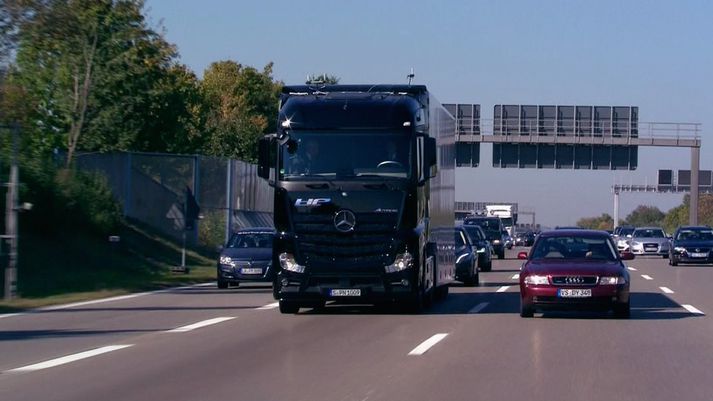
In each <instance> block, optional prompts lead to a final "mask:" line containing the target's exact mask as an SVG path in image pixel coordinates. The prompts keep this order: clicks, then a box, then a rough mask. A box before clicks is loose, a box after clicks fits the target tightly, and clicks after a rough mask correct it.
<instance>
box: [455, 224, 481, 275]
mask: <svg viewBox="0 0 713 401" xmlns="http://www.w3.org/2000/svg"><path fill="white" fill-rule="evenodd" d="M455 247H456V255H455V256H456V280H458V281H462V282H463V284H465V285H467V286H476V285H478V284H479V283H480V275H479V274H478V256H477V255H478V253H477V252H476V250H475V247H474V246H473V243H472V242H471V241H470V237H469V236H468V234H467V233H466V231H465V229H463V227H456V231H455Z"/></svg>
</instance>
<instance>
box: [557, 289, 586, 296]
mask: <svg viewBox="0 0 713 401" xmlns="http://www.w3.org/2000/svg"><path fill="white" fill-rule="evenodd" d="M557 296H558V297H560V298H588V297H591V296H592V290H591V289H589V288H587V289H565V288H562V289H560V290H558V291H557Z"/></svg>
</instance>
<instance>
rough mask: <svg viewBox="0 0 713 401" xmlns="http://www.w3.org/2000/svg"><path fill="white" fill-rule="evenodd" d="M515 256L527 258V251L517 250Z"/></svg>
mask: <svg viewBox="0 0 713 401" xmlns="http://www.w3.org/2000/svg"><path fill="white" fill-rule="evenodd" d="M517 258H518V259H527V252H518V253H517Z"/></svg>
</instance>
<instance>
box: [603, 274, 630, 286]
mask: <svg viewBox="0 0 713 401" xmlns="http://www.w3.org/2000/svg"><path fill="white" fill-rule="evenodd" d="M618 284H626V279H625V278H624V277H622V276H619V277H615V276H605V277H599V285H618Z"/></svg>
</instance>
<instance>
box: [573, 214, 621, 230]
mask: <svg viewBox="0 0 713 401" xmlns="http://www.w3.org/2000/svg"><path fill="white" fill-rule="evenodd" d="M577 227H581V228H589V229H593V230H612V229H613V228H614V219H613V218H612V217H611V216H610V215H609V214H607V213H602V215H601V216H599V217H585V218H582V219H579V220H578V221H577Z"/></svg>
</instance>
